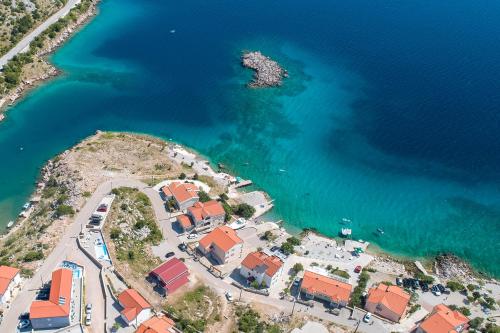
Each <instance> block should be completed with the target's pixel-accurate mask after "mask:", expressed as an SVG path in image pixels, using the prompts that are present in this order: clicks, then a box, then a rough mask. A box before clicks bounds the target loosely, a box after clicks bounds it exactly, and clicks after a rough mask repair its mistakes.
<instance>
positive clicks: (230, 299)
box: [225, 291, 234, 302]
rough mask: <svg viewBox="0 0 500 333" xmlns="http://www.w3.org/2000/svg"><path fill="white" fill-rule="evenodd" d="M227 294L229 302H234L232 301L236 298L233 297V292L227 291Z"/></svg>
mask: <svg viewBox="0 0 500 333" xmlns="http://www.w3.org/2000/svg"><path fill="white" fill-rule="evenodd" d="M225 294H226V298H227V300H228V301H229V302H232V301H233V300H234V298H233V294H231V292H230V291H226V293H225Z"/></svg>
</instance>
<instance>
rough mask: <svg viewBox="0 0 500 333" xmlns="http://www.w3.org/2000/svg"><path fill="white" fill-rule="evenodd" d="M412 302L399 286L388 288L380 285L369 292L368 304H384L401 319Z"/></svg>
mask: <svg viewBox="0 0 500 333" xmlns="http://www.w3.org/2000/svg"><path fill="white" fill-rule="evenodd" d="M409 301H410V295H409V294H408V293H407V292H405V291H404V290H403V289H401V288H400V287H398V286H387V285H385V284H382V283H380V284H379V285H378V286H377V287H376V288H371V289H370V290H369V291H368V299H367V300H366V302H367V303H375V304H379V303H380V304H383V305H385V306H386V307H387V308H388V309H389V310H391V311H392V312H394V313H397V314H398V315H399V316H400V317H401V316H402V315H403V314H404V312H405V310H406V306H407V305H408V302H409Z"/></svg>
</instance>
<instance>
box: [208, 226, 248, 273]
mask: <svg viewBox="0 0 500 333" xmlns="http://www.w3.org/2000/svg"><path fill="white" fill-rule="evenodd" d="M198 250H199V251H200V252H201V253H202V254H203V255H205V256H210V257H212V258H213V259H214V260H215V261H217V263H219V264H225V263H227V262H229V261H231V260H233V259H235V258H240V257H241V253H242V251H243V240H242V239H241V238H240V237H238V235H237V234H236V231H235V230H233V229H231V228H229V227H227V226H225V225H224V226H220V227H217V228H215V229H214V230H212V231H211V232H210V233H208V234H207V235H206V236H205V237H203V238H202V239H201V240H200V243H199V245H198Z"/></svg>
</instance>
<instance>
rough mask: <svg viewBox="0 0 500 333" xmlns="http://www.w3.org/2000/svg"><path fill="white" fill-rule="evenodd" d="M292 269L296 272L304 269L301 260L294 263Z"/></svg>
mask: <svg viewBox="0 0 500 333" xmlns="http://www.w3.org/2000/svg"><path fill="white" fill-rule="evenodd" d="M292 269H293V271H294V272H295V273H298V272H301V271H303V270H304V266H303V265H302V264H301V263H300V262H298V263H296V264H295V265H293V267H292Z"/></svg>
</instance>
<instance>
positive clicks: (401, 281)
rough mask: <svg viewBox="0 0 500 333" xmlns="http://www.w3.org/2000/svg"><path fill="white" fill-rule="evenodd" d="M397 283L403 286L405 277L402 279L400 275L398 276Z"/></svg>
mask: <svg viewBox="0 0 500 333" xmlns="http://www.w3.org/2000/svg"><path fill="white" fill-rule="evenodd" d="M396 285H398V286H402V285H403V279H401V278H400V277H398V278H396Z"/></svg>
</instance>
